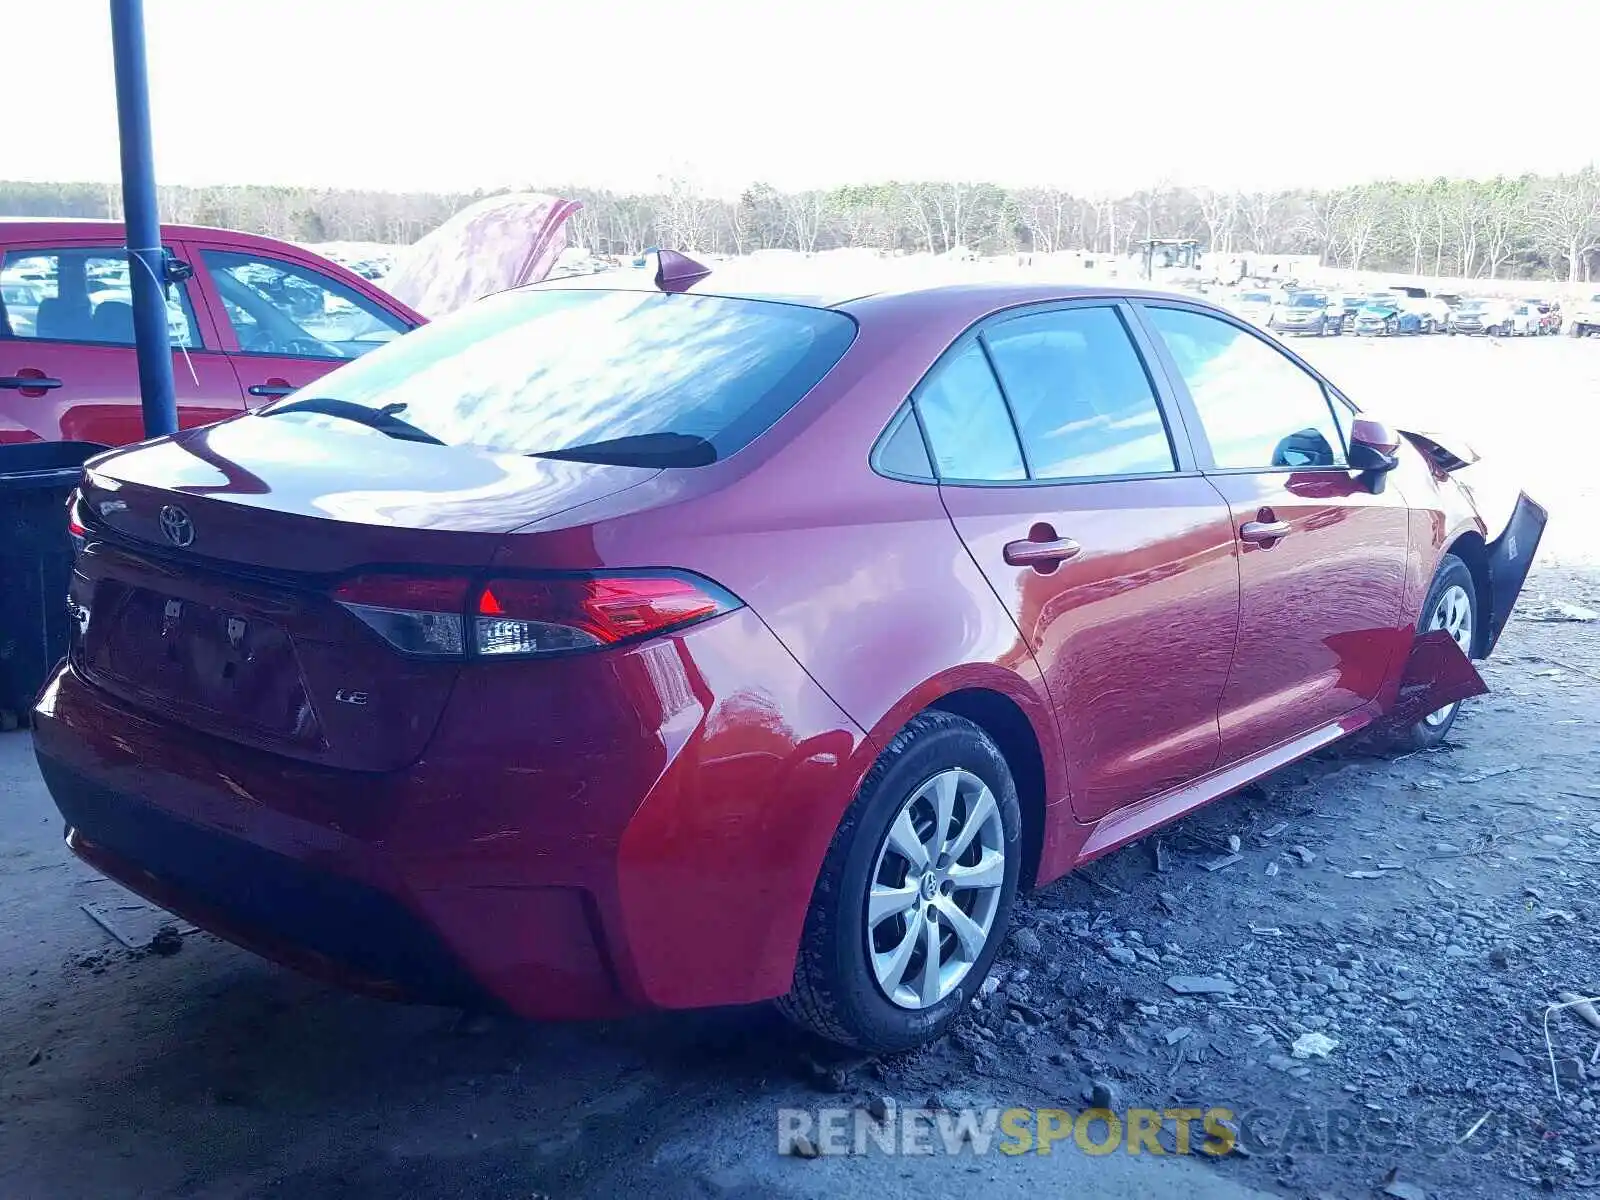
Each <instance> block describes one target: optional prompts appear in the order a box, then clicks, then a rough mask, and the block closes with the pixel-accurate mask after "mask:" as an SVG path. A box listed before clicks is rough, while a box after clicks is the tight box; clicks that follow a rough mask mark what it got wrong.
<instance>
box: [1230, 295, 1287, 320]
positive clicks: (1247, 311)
mask: <svg viewBox="0 0 1600 1200" xmlns="http://www.w3.org/2000/svg"><path fill="white" fill-rule="evenodd" d="M1277 302H1278V295H1277V293H1276V292H1261V291H1253V292H1239V293H1238V294H1237V295H1235V296H1234V297H1233V300H1232V302H1231V303H1230V304H1229V306H1228V307H1229V308H1231V309H1232V310H1233V311H1234V312H1235V313H1237V314H1238V315H1239V316H1241V317H1243V318H1244V319H1245V320H1246V321H1249V322H1250V324H1252V325H1260V326H1262V327H1266V326H1268V325H1270V323H1271V321H1272V309H1273V306H1274V305H1276V304H1277Z"/></svg>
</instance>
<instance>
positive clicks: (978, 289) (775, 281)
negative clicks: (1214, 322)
mask: <svg viewBox="0 0 1600 1200" xmlns="http://www.w3.org/2000/svg"><path fill="white" fill-rule="evenodd" d="M980 275H981V273H980ZM529 286H530V288H532V289H536V290H539V291H552V290H554V291H562V290H573V289H583V290H591V289H599V290H604V291H638V292H655V291H657V290H658V289H657V288H656V286H655V277H654V273H653V272H652V271H650V270H648V269H642V268H636V269H631V270H630V269H624V270H621V271H604V272H600V273H598V274H595V275H578V276H566V277H564V278H560V279H550V280H545V281H544V282H542V283H536V284H531V285H529ZM686 290H687V292H688V293H689V294H691V295H697V296H724V297H728V298H731V299H739V300H766V301H774V302H778V303H784V304H802V305H806V306H807V307H811V308H831V309H838V310H840V311H843V312H849V313H853V314H860V313H864V312H865V311H867V310H869V309H870V310H872V311H873V312H882V311H884V310H885V309H889V308H894V307H898V306H899V305H901V304H902V303H907V304H909V303H911V302H913V301H914V302H915V303H916V304H917V305H918V306H925V305H927V304H928V303H930V302H932V303H935V304H937V305H938V306H939V307H941V308H943V309H944V310H945V311H946V312H947V313H948V314H949V315H952V316H964V317H966V318H967V319H968V320H971V321H977V320H980V319H982V318H983V317H985V316H987V315H989V314H990V313H994V312H999V311H1001V310H1003V309H1007V308H1015V307H1018V306H1020V305H1027V304H1042V303H1048V302H1050V301H1060V300H1077V299H1113V298H1118V297H1127V298H1129V299H1150V300H1184V301H1187V302H1192V303H1197V304H1201V305H1204V306H1207V307H1211V308H1216V307H1217V306H1216V305H1215V304H1214V303H1213V302H1211V301H1209V300H1207V299H1206V298H1205V297H1202V296H1197V295H1195V294H1193V293H1189V292H1175V291H1164V290H1161V289H1156V288H1140V287H1130V286H1127V285H1124V284H1120V283H1118V282H1117V281H1115V280H1107V281H1105V282H1087V281H1086V282H1082V283H1054V282H1035V281H1034V280H1032V279H1028V278H1025V277H1018V276H1010V275H1007V276H1003V277H993V278H982V277H977V278H974V277H973V273H971V272H962V271H953V272H950V273H941V272H922V271H916V270H911V271H898V270H895V269H893V268H892V267H891V268H890V269H889V270H886V271H882V272H867V273H860V272H852V271H826V270H819V271H816V272H811V271H802V272H792V271H783V270H779V271H770V272H769V271H762V270H756V269H745V268H735V269H731V270H726V269H724V268H723V267H722V266H720V265H719V266H717V267H715V268H714V269H713V270H712V271H711V273H710V274H709V275H707V276H706V277H705V278H703V279H700V280H698V281H697V282H695V283H694V284H693V286H691V287H689V288H688V289H686ZM1218 311H1222V310H1221V309H1218Z"/></svg>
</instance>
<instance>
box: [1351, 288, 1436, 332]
mask: <svg viewBox="0 0 1600 1200" xmlns="http://www.w3.org/2000/svg"><path fill="white" fill-rule="evenodd" d="M1353 332H1354V333H1356V334H1357V335H1358V336H1361V337H1373V336H1377V337H1393V336H1395V335H1397V334H1402V333H1421V332H1422V318H1421V317H1420V316H1418V315H1417V314H1416V313H1414V312H1408V311H1406V310H1405V309H1403V308H1401V307H1400V301H1399V299H1398V298H1396V297H1394V296H1390V297H1388V298H1383V297H1372V298H1369V299H1368V300H1367V302H1366V303H1365V304H1364V305H1362V306H1361V308H1360V309H1358V310H1357V312H1356V322H1355V328H1354V330H1353Z"/></svg>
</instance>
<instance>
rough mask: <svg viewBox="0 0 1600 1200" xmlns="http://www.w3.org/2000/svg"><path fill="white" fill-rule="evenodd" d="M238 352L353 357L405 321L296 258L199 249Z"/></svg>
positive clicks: (390, 337)
mask: <svg viewBox="0 0 1600 1200" xmlns="http://www.w3.org/2000/svg"><path fill="white" fill-rule="evenodd" d="M201 257H202V258H203V259H204V261H205V264H206V267H207V268H208V269H209V270H210V271H211V279H212V282H213V283H215V284H216V287H217V292H218V293H219V294H220V295H221V297H222V307H223V309H224V311H226V312H227V314H228V322H229V324H231V325H232V326H233V333H234V336H235V337H237V338H238V339H239V349H240V351H241V352H243V353H245V354H275V355H283V356H288V357H291V358H335V359H337V358H360V357H361V356H362V355H363V354H365V353H367V352H368V351H369V350H375V349H377V348H378V347H379V346H381V345H383V344H384V343H385V342H390V341H393V340H394V339H395V338H397V337H399V336H400V335H401V334H402V333H405V332H406V331H407V330H408V329H409V328H410V326H409V325H408V324H407V323H406V322H405V321H403V320H401V319H400V318H399V317H397V316H395V315H394V314H393V313H391V312H389V311H388V310H387V309H385V308H383V307H381V306H380V305H378V304H375V303H373V302H372V301H371V300H369V299H367V297H365V296H363V295H362V294H361V293H360V292H357V291H356V290H355V289H354V288H350V287H347V286H346V285H345V284H343V283H341V282H339V281H338V280H337V279H334V278H332V277H330V276H327V275H324V274H323V273H322V272H320V271H316V270H313V269H312V268H310V267H306V266H302V265H301V264H299V263H291V262H286V261H284V260H282V259H276V258H268V257H266V256H264V255H251V254H237V253H234V252H233V251H229V250H204V251H202V252H201Z"/></svg>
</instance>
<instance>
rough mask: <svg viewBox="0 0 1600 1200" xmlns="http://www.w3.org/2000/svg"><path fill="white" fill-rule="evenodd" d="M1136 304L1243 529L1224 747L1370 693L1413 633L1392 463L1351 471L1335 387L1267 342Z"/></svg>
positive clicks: (1317, 719)
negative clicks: (1369, 473)
mask: <svg viewBox="0 0 1600 1200" xmlns="http://www.w3.org/2000/svg"><path fill="white" fill-rule="evenodd" d="M1142 311H1143V313H1144V315H1145V318H1146V319H1147V320H1148V321H1149V323H1150V324H1151V326H1153V327H1154V329H1155V331H1156V332H1157V335H1158V336H1159V338H1160V339H1161V342H1162V344H1163V345H1164V347H1165V350H1166V352H1167V355H1168V361H1169V364H1170V368H1171V370H1172V372H1173V374H1174V376H1175V377H1176V379H1177V380H1178V381H1179V382H1181V384H1182V389H1183V390H1182V394H1181V399H1182V401H1183V403H1184V404H1185V406H1186V410H1187V416H1188V421H1187V424H1188V425H1189V427H1190V429H1191V430H1192V431H1193V432H1194V436H1195V442H1196V445H1195V451H1196V454H1197V455H1198V456H1199V458H1200V462H1201V466H1202V469H1203V470H1204V471H1205V472H1206V475H1207V477H1208V478H1209V479H1210V481H1211V483H1212V484H1213V485H1214V486H1215V487H1216V489H1217V490H1218V491H1219V492H1221V493H1222V495H1223V497H1224V498H1225V499H1226V500H1227V502H1228V507H1229V509H1230V510H1231V512H1232V516H1233V523H1234V532H1235V537H1236V538H1237V539H1238V546H1239V607H1240V611H1239V640H1238V647H1237V649H1236V650H1235V651H1234V659H1233V669H1232V671H1231V672H1230V673H1229V676H1228V685H1227V688H1226V689H1225V690H1224V692H1223V696H1222V707H1221V711H1220V720H1221V732H1222V761H1223V763H1225V764H1226V763H1232V762H1236V761H1238V760H1240V759H1242V758H1248V757H1249V756H1251V755H1253V754H1257V753H1260V752H1261V751H1264V750H1268V749H1271V748H1273V747H1275V746H1278V745H1281V744H1283V743H1285V742H1288V741H1291V740H1294V739H1296V738H1299V737H1301V736H1303V735H1306V734H1310V733H1313V732H1315V731H1318V730H1324V729H1325V727H1327V726H1329V725H1330V724H1332V723H1333V722H1336V721H1338V720H1339V719H1340V718H1341V717H1345V716H1347V715H1348V714H1350V713H1352V712H1354V711H1355V710H1356V709H1358V708H1360V707H1361V706H1362V705H1364V704H1365V703H1367V702H1368V701H1370V700H1372V699H1373V698H1375V697H1376V695H1377V693H1378V690H1379V688H1380V687H1381V686H1382V684H1383V681H1384V680H1385V679H1386V678H1387V677H1388V675H1389V671H1390V664H1391V662H1392V661H1393V656H1394V655H1395V654H1396V653H1404V651H1405V647H1406V646H1407V645H1409V643H1410V633H1411V631H1410V629H1409V628H1408V627H1406V626H1405V623H1404V622H1403V621H1402V620H1401V615H1400V614H1401V607H1402V600H1403V592H1404V586H1405V559H1406V546H1407V543H1408V540H1409V529H1408V525H1409V520H1410V511H1409V509H1408V507H1407V505H1406V502H1405V498H1404V497H1403V496H1401V495H1400V492H1399V489H1398V487H1397V486H1396V484H1395V483H1394V482H1393V481H1392V479H1391V480H1390V481H1389V482H1388V485H1387V486H1386V487H1385V488H1384V490H1383V491H1382V492H1381V493H1378V494H1374V493H1373V492H1372V491H1371V490H1370V489H1369V488H1368V487H1367V485H1366V484H1365V483H1364V482H1363V481H1362V480H1361V479H1360V478H1359V477H1358V476H1356V475H1355V474H1353V473H1352V472H1351V470H1350V468H1349V466H1348V464H1347V462H1346V459H1345V450H1346V447H1345V442H1344V433H1343V430H1342V428H1341V426H1340V423H1339V421H1338V420H1337V418H1336V416H1335V411H1334V408H1333V405H1334V404H1335V403H1337V401H1333V400H1331V398H1330V397H1329V395H1328V394H1327V391H1326V389H1325V388H1324V387H1323V385H1322V381H1321V380H1319V379H1318V378H1317V377H1316V376H1315V375H1313V374H1312V373H1311V372H1310V371H1308V370H1307V369H1306V368H1304V367H1302V366H1301V365H1300V364H1299V363H1297V362H1295V361H1294V360H1293V359H1292V358H1290V357H1289V356H1288V355H1287V354H1285V353H1284V352H1283V351H1282V350H1281V349H1279V348H1278V347H1277V346H1275V345H1274V344H1272V343H1271V342H1270V341H1268V340H1267V339H1266V338H1264V337H1263V336H1261V335H1260V334H1257V333H1256V332H1255V331H1254V330H1251V329H1247V328H1245V327H1244V326H1243V325H1242V324H1239V323H1236V322H1234V321H1231V320H1228V319H1225V318H1223V317H1221V316H1218V315H1216V314H1213V313H1210V312H1204V311H1200V310H1198V309H1191V308H1187V307H1182V306H1179V305H1176V304H1174V305H1164V304H1160V305H1158V304H1154V303H1149V304H1145V305H1143V307H1142Z"/></svg>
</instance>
